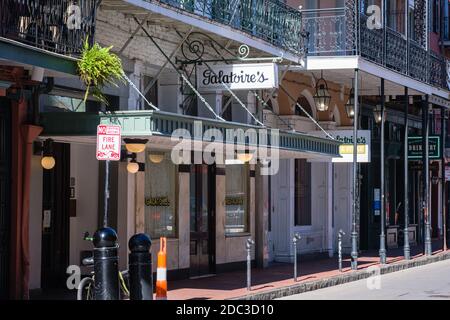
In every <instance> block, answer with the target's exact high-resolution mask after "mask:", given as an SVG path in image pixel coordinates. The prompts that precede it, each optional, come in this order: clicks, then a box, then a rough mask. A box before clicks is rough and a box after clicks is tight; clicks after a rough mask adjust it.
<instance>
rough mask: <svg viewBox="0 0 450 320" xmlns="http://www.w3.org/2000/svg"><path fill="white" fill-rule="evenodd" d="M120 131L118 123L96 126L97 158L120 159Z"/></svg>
mask: <svg viewBox="0 0 450 320" xmlns="http://www.w3.org/2000/svg"><path fill="white" fill-rule="evenodd" d="M120 133H121V130H120V126H118V125H104V124H100V125H98V126H97V151H96V156H97V160H112V161H119V160H120V145H121V143H120V142H121V139H120Z"/></svg>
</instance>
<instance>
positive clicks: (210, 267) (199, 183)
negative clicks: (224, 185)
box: [189, 164, 216, 277]
mask: <svg viewBox="0 0 450 320" xmlns="http://www.w3.org/2000/svg"><path fill="white" fill-rule="evenodd" d="M215 177H216V174H215V166H214V165H212V166H208V165H205V164H196V165H192V166H191V172H190V242H189V254H190V269H189V270H190V272H189V276H190V277H200V276H205V275H208V274H211V273H214V271H215V270H214V266H215V224H216V219H215V208H216V201H215V197H216V181H215V180H216V179H215Z"/></svg>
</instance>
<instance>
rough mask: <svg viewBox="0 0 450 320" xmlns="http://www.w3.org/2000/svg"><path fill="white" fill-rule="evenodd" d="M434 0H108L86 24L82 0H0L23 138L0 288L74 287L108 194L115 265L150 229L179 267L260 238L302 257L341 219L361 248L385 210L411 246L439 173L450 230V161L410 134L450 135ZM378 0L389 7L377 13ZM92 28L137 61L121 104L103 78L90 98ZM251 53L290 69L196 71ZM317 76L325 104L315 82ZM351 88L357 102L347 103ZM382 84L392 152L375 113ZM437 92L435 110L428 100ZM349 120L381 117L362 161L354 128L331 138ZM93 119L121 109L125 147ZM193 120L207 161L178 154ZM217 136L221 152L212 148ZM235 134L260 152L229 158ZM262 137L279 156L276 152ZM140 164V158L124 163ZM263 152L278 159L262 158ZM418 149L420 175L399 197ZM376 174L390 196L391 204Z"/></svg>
mask: <svg viewBox="0 0 450 320" xmlns="http://www.w3.org/2000/svg"><path fill="white" fill-rule="evenodd" d="M41 2H42V3H43V5H44V7H45V5H50V3H47V2H46V1H41ZM433 3H434V2H433V1H425V0H416V1H387V0H385V1H382V0H379V1H366V0H364V1H351V0H330V1H320V2H318V1H286V2H284V1H266V0H257V1H241V4H240V6H236V5H235V3H234V2H233V1H225V0H221V1H153V2H147V1H141V0H121V1H116V0H114V1H113V0H103V1H102V2H101V3H100V2H96V1H92V2H89V6H87V7H86V8H84V7H83V8H81V9H82V10H81V14H82V15H86V17H89V19H87V18H86V17H84V16H83V19H81V21H82V22H80V24H79V25H78V24H77V21H78V20H76V19H75V20H71V19H69V18H68V17H69V16H71V15H70V14H76V12H75V11H76V10H74V9H73V8H72V7H70V6H71V5H73V4H71V3H69V2H68V1H61V8H62V12H67V13H68V14H67V15H61V16H58V17H53V16H51V18H54V19H56V20H57V21H58V22H59V23H60V29H58V30H55V29H54V28H52V27H51V26H46V25H43V26H40V28H37V27H35V26H33V24H32V23H30V22H29V20H28V18H29V13H27V12H26V10H25V11H24V12H23V13H21V14H20V15H15V16H14V17H13V16H12V14H11V12H12V10H14V8H13V7H8V6H6V8H7V9H8V10H6V14H5V13H0V18H1V19H0V21H1V23H2V28H1V29H0V31H1V32H0V44H1V46H2V50H0V52H1V53H0V59H1V60H0V83H1V84H2V89H1V91H0V93H1V94H0V96H1V97H0V99H1V100H0V103H1V107H0V123H2V125H1V127H0V128H1V129H2V130H3V131H2V132H4V133H5V134H2V135H1V137H8V136H9V137H11V138H10V139H8V138H7V139H4V138H1V140H0V146H2V148H3V149H2V150H9V152H3V153H2V154H4V156H3V157H4V158H3V159H1V161H0V177H1V179H0V181H1V182H2V183H3V185H11V186H12V188H1V189H0V190H1V192H2V198H1V199H6V200H3V201H2V202H1V203H0V206H1V207H0V208H1V210H2V211H1V213H2V215H1V217H2V220H1V223H2V224H1V225H0V231H1V234H2V239H5V240H4V241H2V242H1V243H2V247H1V248H0V254H1V257H2V258H1V262H2V263H1V265H0V268H1V269H0V275H1V280H0V281H2V282H1V283H2V286H1V288H2V290H3V291H2V292H1V294H2V297H11V298H28V297H29V292H30V290H31V292H34V291H35V290H44V292H45V291H46V290H51V289H56V288H64V287H65V285H66V279H67V273H66V270H67V267H68V266H69V265H81V260H82V259H83V258H84V257H87V256H89V255H90V254H91V251H92V243H90V242H88V241H85V240H83V235H84V234H85V232H89V233H90V234H92V233H94V232H95V230H96V229H98V228H99V227H102V226H103V225H105V212H106V213H107V215H106V216H107V220H106V221H107V225H108V226H110V227H112V228H114V229H115V230H117V233H118V237H119V243H120V248H119V264H120V268H121V269H125V268H127V257H128V249H127V242H128V239H129V238H130V237H131V236H132V235H133V234H136V233H141V232H143V233H147V234H149V235H150V236H151V238H152V240H153V245H152V254H153V259H154V260H155V261H154V263H153V266H154V268H155V270H154V271H156V256H157V252H158V250H159V241H158V240H159V238H160V237H167V252H168V270H169V280H170V279H178V278H187V277H191V278H192V277H198V276H207V275H211V274H216V273H220V272H226V271H228V270H234V269H239V268H243V267H244V266H245V259H246V250H245V245H246V242H247V239H249V238H251V239H253V240H255V246H254V249H253V250H252V259H253V261H254V263H255V265H256V266H258V267H267V266H268V265H269V264H270V263H271V262H292V261H293V260H294V259H295V258H296V257H297V255H303V256H305V257H306V256H308V257H311V258H319V257H320V256H324V257H330V256H332V255H333V254H335V252H336V249H337V234H338V232H339V230H343V231H344V232H345V233H346V235H347V236H346V237H344V251H345V252H346V253H350V252H353V251H354V250H353V249H354V246H353V245H352V242H351V240H352V238H351V237H350V235H351V234H352V232H354V233H355V232H356V234H357V237H358V243H357V245H358V247H357V250H366V249H378V248H379V247H380V233H381V228H380V227H381V223H382V222H381V215H385V222H386V223H385V227H384V229H385V232H386V236H387V237H386V245H387V248H388V250H389V248H391V247H395V246H401V245H402V242H401V239H402V232H404V230H405V228H406V229H407V230H408V235H409V242H410V243H411V245H414V244H415V243H417V244H421V243H424V242H425V231H424V230H425V228H426V223H425V221H424V210H423V208H424V206H423V203H424V199H425V197H424V196H423V194H424V192H423V190H425V189H424V188H423V186H424V181H425V180H426V181H428V182H429V184H428V188H427V189H426V190H428V192H429V197H428V199H429V202H428V204H429V206H430V212H431V218H430V219H429V220H427V221H431V225H432V230H433V233H432V236H433V237H434V238H439V237H443V235H444V234H445V232H444V229H445V228H444V225H445V223H444V222H445V221H446V219H447V218H446V216H445V212H446V209H445V202H444V201H442V199H443V197H442V195H443V194H444V193H443V192H442V185H443V183H442V181H445V179H443V178H442V177H443V176H444V171H445V170H444V169H443V167H442V165H441V164H442V163H444V161H442V159H438V158H436V159H433V160H432V161H430V164H429V168H430V174H429V176H428V179H424V177H423V176H424V175H423V172H424V170H423V169H421V168H423V167H424V165H421V163H420V161H421V159H418V160H417V159H416V160H413V161H408V159H407V158H408V157H407V158H406V161H405V152H404V151H405V149H403V148H404V141H408V138H407V136H405V129H404V128H405V121H404V120H405V117H406V119H408V122H407V123H408V126H407V127H408V128H409V129H408V131H406V132H407V133H408V134H409V135H410V136H418V137H420V138H422V137H423V136H424V132H425V130H423V128H424V123H429V126H428V127H429V128H430V130H429V134H430V136H440V139H441V140H440V141H441V145H442V144H443V143H444V141H445V140H446V139H445V138H444V135H443V134H442V133H443V132H445V131H444V130H442V128H443V127H442V125H441V122H440V119H441V117H440V115H441V113H440V112H441V110H444V109H446V108H447V107H448V106H449V102H448V100H449V91H448V86H447V69H446V60H445V57H444V55H443V54H444V51H443V50H442V48H441V46H440V42H439V41H441V40H442V39H443V38H442V35H441V34H440V33H439V32H435V29H433V25H434V24H433V23H434V21H435V20H433V19H440V18H433V17H435V16H433V15H430V12H432V9H433V8H434V7H433ZM427 4H428V7H427ZM370 6H372V7H371V8H372V10H375V9H373V6H378V7H379V8H380V12H381V13H382V15H381V16H380V17H377V16H373V14H374V12H375V11H376V10H375V11H370V10H369V7H370ZM71 10H74V11H71ZM2 14H3V15H4V16H2ZM50 14H53V13H49V12H46V11H44V12H42V13H41V15H43V16H46V15H50ZM373 19H374V20H373ZM372 20H373V21H374V24H372V25H371V24H369V23H368V21H369V22H370V21H372ZM46 21H49V20H46ZM73 24H75V25H73ZM24 26H27V27H24ZM94 26H95V27H94ZM369 26H372V27H369ZM33 32H34V33H33ZM86 36H89V38H88V39H89V41H91V42H92V43H95V42H97V43H99V44H100V45H102V46H105V47H108V46H112V51H113V52H114V53H116V54H117V55H118V56H119V57H120V58H121V60H122V64H123V68H124V72H125V75H126V77H127V78H128V79H129V82H126V83H124V84H120V85H119V86H118V87H113V86H111V87H106V88H104V92H103V93H104V94H105V96H106V98H107V101H108V105H106V104H104V103H101V102H99V101H97V100H96V99H95V98H94V97H93V96H88V98H87V100H84V93H85V87H84V86H83V84H82V82H81V81H80V80H79V77H78V74H77V69H76V62H77V59H78V58H79V57H80V53H81V52H82V45H83V42H84V40H85V37H86ZM3 48H4V50H3ZM239 64H242V65H253V66H259V67H260V68H262V67H263V64H274V65H276V70H277V71H276V72H275V74H276V77H277V78H278V86H277V87H273V88H265V89H258V88H253V87H251V88H250V89H249V88H244V87H241V88H239V87H234V89H230V87H228V86H227V85H223V84H222V83H219V85H218V86H217V87H215V88H212V89H211V88H208V87H207V86H202V85H198V84H199V83H198V82H197V79H198V78H200V77H201V76H203V75H204V73H202V72H201V70H209V69H210V68H215V67H217V66H223V65H225V66H226V65H239ZM202 68H203V69H202ZM205 68H206V69H205ZM320 81H323V82H322V83H325V86H326V90H327V92H326V94H325V96H326V98H327V99H326V103H325V104H326V105H325V104H324V103H323V99H322V100H320V99H318V98H321V97H318V96H319V89H320V88H321V87H320V83H321V82H320ZM382 97H383V98H382ZM322 98H323V97H322ZM352 98H353V100H352ZM355 100H356V101H357V103H356V105H358V104H359V109H360V110H359V112H357V115H358V117H357V118H356V119H354V117H353V118H352V115H351V112H349V111H350V109H351V108H350V107H349V106H353V107H355ZM321 101H322V103H321ZM351 101H353V102H351ZM381 101H383V103H382V104H383V106H384V107H385V110H386V111H385V114H386V120H385V131H386V135H385V142H384V145H385V149H386V152H385V156H384V159H382V158H381V156H380V125H379V124H377V122H376V121H375V120H376V119H375V118H374V117H373V113H374V110H375V109H376V108H377V105H380V104H381ZM17 106H18V107H17ZM405 106H406V107H405ZM405 108H406V109H405ZM428 109H436V110H438V111H439V112H435V113H433V114H431V115H430V116H429V117H424V116H423V114H424V110H428ZM353 110H354V109H353ZM405 110H408V111H407V112H406V113H405ZM427 112H428V111H427ZM427 112H425V113H427ZM405 114H406V116H405ZM424 119H429V120H427V121H425V120H424ZM355 121H356V124H357V129H358V130H362V131H361V137H362V135H363V134H368V135H369V136H368V138H366V140H367V141H366V143H361V145H362V148H363V149H364V148H365V149H364V150H366V151H364V152H363V153H364V155H366V156H367V159H366V160H361V162H358V165H357V169H358V170H357V171H356V172H357V179H355V177H356V176H355V174H354V173H355V171H354V170H353V169H354V167H353V163H352V160H343V159H344V158H345V157H346V156H345V152H344V153H343V151H342V150H343V149H342V146H343V145H344V146H347V150H348V147H349V146H350V148H351V144H352V142H349V141H350V140H349V141H347V140H341V141H340V140H339V139H338V138H337V136H341V137H344V138H345V137H348V139H352V131H351V130H353V129H354V124H355ZM99 124H119V125H120V126H121V128H122V138H123V148H122V149H123V152H122V157H121V161H118V162H113V161H111V162H110V163H105V162H104V161H98V160H97V159H96V156H95V154H96V130H97V125H99ZM433 124H435V125H433ZM211 130H214V131H213V132H214V133H211V132H212V131H211ZM363 131H364V132H366V133H363ZM227 132H230V134H231V135H230V136H229V135H227ZM367 132H368V133H367ZM180 134H183V135H184V136H183V138H186V136H188V137H187V138H186V139H185V141H186V142H187V143H188V144H189V145H190V146H191V151H192V152H191V153H190V156H191V158H192V159H197V160H198V159H199V161H196V162H195V164H193V163H192V162H190V161H186V163H175V162H174V158H173V154H174V153H173V150H174V148H176V147H177V145H178V142H180V139H179V138H180ZM359 134H360V131H358V136H359ZM256 137H257V138H256ZM241 138H242V140H240V139H241ZM49 139H51V140H49ZM126 139H132V140H128V141H137V140H136V139H140V140H144V142H143V143H144V144H145V148H144V149H145V150H144V151H141V152H136V153H134V154H133V153H130V152H129V151H127V148H126V145H127V140H126ZM133 139H134V140H133ZM346 139H347V138H346ZM368 140H370V141H368ZM17 141H21V143H19V144H17V143H16V142H17ZM421 141H422V140H421ZM49 142H50V143H51V144H52V148H51V149H52V150H51V156H52V157H53V158H54V160H55V162H54V166H53V168H52V169H50V170H47V169H43V167H42V158H43V156H46V155H47V154H46V152H47V153H48V151H49V150H47V151H46V150H45V149H46V146H47V147H48V144H49ZM212 142H215V143H217V145H216V149H214V154H215V155H216V156H223V158H224V161H223V162H221V163H218V162H216V163H215V162H212V163H211V162H209V161H208V159H207V158H205V154H207V152H206V150H208V149H206V148H208V146H209V147H211V143H212ZM359 144H360V143H359V142H358V145H359ZM227 146H231V147H236V146H239V147H240V148H241V151H242V152H243V153H244V155H245V154H246V153H247V154H248V153H249V152H250V151H252V150H253V152H255V153H254V154H255V156H254V157H250V158H251V159H250V160H249V159H246V160H245V161H243V160H242V159H241V158H239V150H238V151H236V152H234V153H232V154H231V157H229V154H227V153H226V152H225V151H224V149H226V148H227ZM351 150H352V149H350V153H351V152H352V151H351ZM358 150H359V146H358ZM267 151H270V152H273V154H274V157H273V158H271V157H270V156H272V155H273V154H272V153H270V152H269V155H267V154H265V155H266V156H265V157H264V152H267ZM260 152H261V154H262V155H263V156H261V155H260ZM358 153H359V151H358ZM250 154H251V152H250ZM441 154H442V153H441ZM275 155H276V156H275ZM347 155H348V153H347ZM267 159H270V160H271V161H270V162H268V161H267ZM339 159H341V160H339ZM346 161H347V162H346ZM383 161H384V162H385V163H386V170H385V176H384V179H380V173H379V166H380V164H381V162H383ZM434 162H436V163H437V164H438V165H437V166H436V165H434ZM135 163H137V164H138V165H137V167H135V168H137V170H130V168H131V167H130V164H135ZM268 163H270V166H271V167H272V168H273V167H276V170H275V171H274V173H275V174H272V175H267V174H265V173H264V171H265V170H266V169H267V167H268V166H269V165H268ZM405 163H406V168H407V176H408V178H409V179H408V181H409V182H410V183H409V184H408V185H409V189H407V192H406V194H407V197H406V199H408V201H407V203H408V205H407V206H404V205H403V207H402V205H401V203H404V199H405V192H404V189H405V188H404V186H403V184H402V183H403V181H404V175H403V174H404V172H405V171H404V166H405ZM8 172H10V174H9V173H8ZM107 172H108V173H107ZM433 177H437V178H438V179H435V178H433ZM382 180H384V189H385V193H384V194H385V205H384V206H383V208H384V211H381V210H380V207H379V205H378V201H379V198H378V197H379V194H380V185H381V183H382ZM105 181H107V182H108V183H107V184H106V183H105ZM354 181H357V182H358V183H357V188H356V189H353V187H354ZM105 185H108V186H109V187H108V190H109V198H106V199H107V200H106V201H107V203H105ZM354 190H357V193H356V194H355V193H354ZM376 190H378V191H376ZM377 195H378V196H377ZM355 203H356V204H357V205H356V206H354V204H355ZM105 207H106V208H107V209H105ZM405 207H406V213H407V215H408V219H409V220H408V221H409V223H408V224H407V225H405V223H403V222H402V221H405V213H404V210H405V209H404V208H405ZM402 210H403V211H402ZM447 217H448V215H447ZM447 225H448V224H447ZM297 233H298V234H300V235H301V239H300V242H299V245H298V248H297V250H298V251H297V252H294V249H293V245H292V239H293V237H294V236H295V234H297ZM81 270H82V273H84V274H87V273H88V272H89V269H87V268H85V267H81ZM3 284H4V285H3Z"/></svg>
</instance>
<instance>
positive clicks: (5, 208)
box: [0, 98, 11, 300]
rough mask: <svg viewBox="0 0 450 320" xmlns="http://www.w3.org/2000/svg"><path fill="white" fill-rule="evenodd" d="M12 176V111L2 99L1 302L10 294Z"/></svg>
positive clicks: (0, 126) (0, 196)
mask: <svg viewBox="0 0 450 320" xmlns="http://www.w3.org/2000/svg"><path fill="white" fill-rule="evenodd" d="M10 174H11V109H10V103H9V100H8V99H6V98H0V300H3V299H7V298H8V294H9V292H8V290H9V287H8V281H9V244H10V243H9V238H10V234H9V230H10V229H11V226H10V218H9V217H10V215H11V208H10V203H11V195H10V189H11V179H10V178H11V177H10Z"/></svg>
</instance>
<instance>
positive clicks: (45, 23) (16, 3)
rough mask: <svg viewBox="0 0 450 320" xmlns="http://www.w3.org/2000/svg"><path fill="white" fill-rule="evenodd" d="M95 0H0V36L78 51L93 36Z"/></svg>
mask: <svg viewBox="0 0 450 320" xmlns="http://www.w3.org/2000/svg"><path fill="white" fill-rule="evenodd" d="M98 4H99V1H98V0H83V1H80V0H78V1H77V0H75V1H73V0H27V1H22V0H0V37H4V38H8V39H11V40H16V41H19V42H22V43H25V44H28V45H31V46H34V47H36V48H40V49H44V50H48V51H52V52H56V53H61V54H66V55H77V54H79V53H80V52H81V49H82V47H83V43H84V41H85V39H86V37H87V38H88V39H89V41H92V40H93V37H94V31H95V17H96V11H97V6H98Z"/></svg>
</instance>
